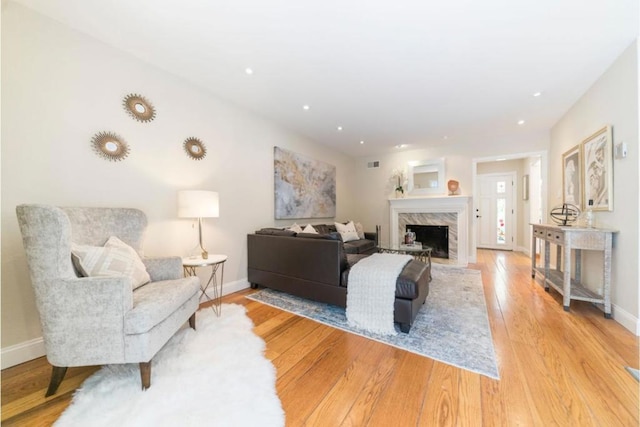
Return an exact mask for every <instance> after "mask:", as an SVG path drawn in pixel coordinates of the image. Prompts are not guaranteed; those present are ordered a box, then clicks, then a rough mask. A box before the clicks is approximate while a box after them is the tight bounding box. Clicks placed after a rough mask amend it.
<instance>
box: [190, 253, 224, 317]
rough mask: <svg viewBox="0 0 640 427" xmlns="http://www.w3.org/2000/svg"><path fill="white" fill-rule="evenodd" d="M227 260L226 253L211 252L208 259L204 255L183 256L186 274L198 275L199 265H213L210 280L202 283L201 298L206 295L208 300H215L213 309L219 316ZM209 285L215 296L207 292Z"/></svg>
mask: <svg viewBox="0 0 640 427" xmlns="http://www.w3.org/2000/svg"><path fill="white" fill-rule="evenodd" d="M226 260H227V256H226V255H215V254H209V257H208V258H207V259H203V258H202V257H188V258H182V268H183V270H184V275H185V277H186V276H196V275H197V274H196V269H197V268H198V267H211V276H209V280H208V281H207V283H206V284H205V285H204V286H202V284H200V290H201V291H202V294H201V295H200V298H202V297H203V296H205V297H206V298H207V300H209V301H213V305H212V306H211V309H212V310H213V311H214V313H216V315H217V316H220V313H221V312H222V284H223V280H224V263H225V261H226ZM221 266H222V269H221V270H220V289H218V280H217V279H218V277H217V273H218V269H219V268H220V267H221ZM209 286H211V287H212V290H213V298H211V297H210V296H209V294H207V289H209Z"/></svg>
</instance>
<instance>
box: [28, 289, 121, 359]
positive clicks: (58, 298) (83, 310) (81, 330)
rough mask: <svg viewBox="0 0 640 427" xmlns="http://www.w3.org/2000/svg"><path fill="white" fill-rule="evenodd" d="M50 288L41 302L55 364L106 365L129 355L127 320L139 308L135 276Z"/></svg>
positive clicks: (49, 351)
mask: <svg viewBox="0 0 640 427" xmlns="http://www.w3.org/2000/svg"><path fill="white" fill-rule="evenodd" d="M48 289H49V291H48V292H46V295H39V296H38V299H39V300H40V303H39V309H40V311H41V319H42V322H41V324H42V329H43V337H44V340H45V348H46V352H47V359H48V360H49V362H50V363H51V364H53V365H55V366H80V365H86V364H102V363H103V362H102V360H112V361H113V360H118V358H119V357H121V356H122V357H123V356H124V343H123V333H124V332H123V331H124V317H125V313H127V312H128V311H129V310H131V308H132V307H133V291H132V290H131V281H130V280H129V278H126V277H79V278H69V279H58V280H52V282H51V283H50V284H49V286H48Z"/></svg>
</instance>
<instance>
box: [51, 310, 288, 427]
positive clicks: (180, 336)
mask: <svg viewBox="0 0 640 427" xmlns="http://www.w3.org/2000/svg"><path fill="white" fill-rule="evenodd" d="M196 319H197V325H196V328H197V330H196V331H194V330H192V329H191V328H188V327H186V328H184V329H181V330H180V331H178V333H177V334H176V335H175V336H174V337H173V338H172V339H171V340H170V341H169V342H168V343H167V345H165V346H164V347H163V348H162V350H160V352H158V354H157V355H156V356H155V357H154V358H153V361H152V367H151V388H149V389H148V390H146V391H144V392H143V391H142V390H141V386H140V371H139V368H138V364H128V365H109V366H105V367H103V368H102V369H100V370H99V371H98V372H96V373H95V374H93V375H92V376H91V377H89V378H88V379H87V380H86V381H85V382H84V383H83V384H82V387H81V388H80V389H78V391H76V393H75V395H74V397H73V401H72V403H71V405H70V406H69V408H67V410H66V411H65V412H64V413H63V414H62V416H61V417H60V418H59V419H58V421H57V422H56V424H55V425H56V426H57V427H65V426H73V427H76V426H105V427H106V426H109V427H113V426H117V427H125V426H144V427H147V426H204V425H207V426H234V427H236V426H284V420H285V418H284V412H283V410H282V405H281V403H280V400H279V398H278V395H277V393H276V387H275V382H276V372H275V368H274V367H273V365H272V364H271V362H270V361H269V360H267V359H266V358H265V357H264V356H263V353H264V349H265V344H264V341H262V339H261V338H260V337H258V336H256V335H255V334H254V333H253V332H252V328H253V323H252V322H251V320H250V319H249V318H248V317H247V316H246V314H245V309H244V307H242V306H240V305H235V304H223V305H222V316H221V317H219V318H218V317H216V316H215V315H214V313H213V311H212V310H211V309H210V308H207V309H203V310H200V311H199V312H198V314H197V316H196Z"/></svg>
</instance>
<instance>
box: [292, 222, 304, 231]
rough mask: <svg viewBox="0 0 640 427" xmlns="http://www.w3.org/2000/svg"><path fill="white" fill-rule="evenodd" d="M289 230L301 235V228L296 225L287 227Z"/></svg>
mask: <svg viewBox="0 0 640 427" xmlns="http://www.w3.org/2000/svg"><path fill="white" fill-rule="evenodd" d="M289 230H291V231H294V232H296V233H302V227H300V226H299V225H298V224H297V223H295V222H294V223H293V225H292V226H291V227H289Z"/></svg>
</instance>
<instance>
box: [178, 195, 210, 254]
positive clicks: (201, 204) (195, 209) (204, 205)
mask: <svg viewBox="0 0 640 427" xmlns="http://www.w3.org/2000/svg"><path fill="white" fill-rule="evenodd" d="M219 216H220V204H219V199H218V193H217V192H215V191H204V190H182V191H178V217H179V218H198V238H199V239H200V249H201V250H202V259H207V258H208V257H209V253H208V252H207V250H206V249H205V248H204V246H202V218H218V217H219Z"/></svg>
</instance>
